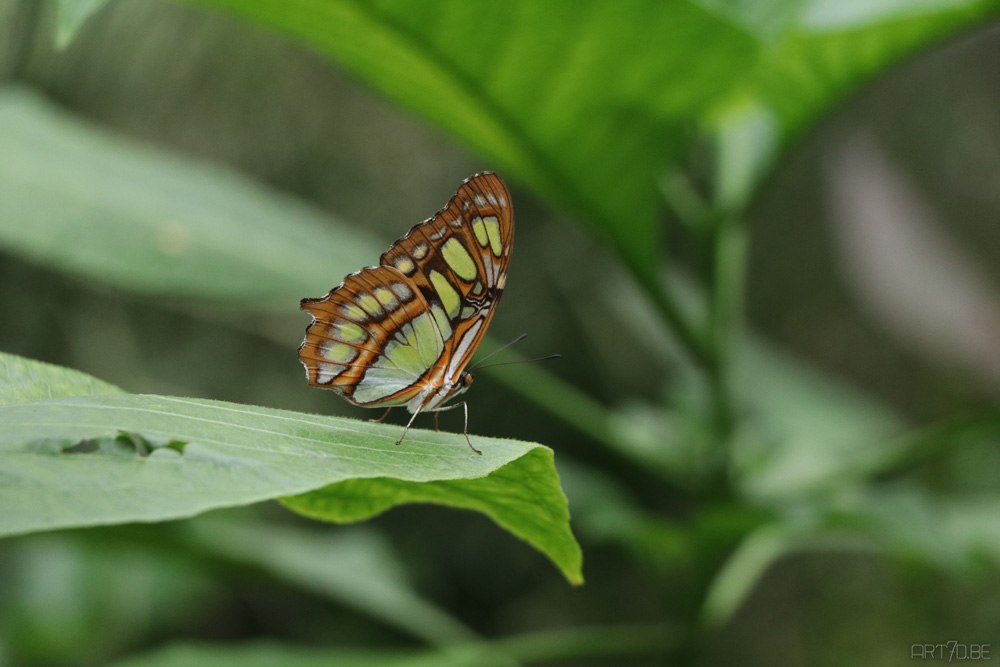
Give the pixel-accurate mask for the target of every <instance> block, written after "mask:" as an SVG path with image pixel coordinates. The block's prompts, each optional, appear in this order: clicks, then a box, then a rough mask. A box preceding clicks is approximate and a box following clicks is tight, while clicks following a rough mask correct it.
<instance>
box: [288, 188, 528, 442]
mask: <svg viewBox="0 0 1000 667" xmlns="http://www.w3.org/2000/svg"><path fill="white" fill-rule="evenodd" d="M513 245H514V211H513V208H512V206H511V201H510V191H509V190H507V186H506V185H505V184H504V182H503V180H502V179H501V178H500V177H499V176H497V175H496V174H494V173H491V172H483V173H481V174H476V175H475V176H472V177H470V178H467V179H466V180H465V182H463V183H462V185H461V186H460V187H459V188H458V192H457V193H455V196H454V197H452V198H451V201H449V202H448V205H447V206H445V207H444V208H443V209H441V210H440V211H438V213H437V214H436V215H434V216H433V217H431V218H429V219H427V220H425V221H424V222H421V223H420V224H418V225H416V226H414V227H413V228H412V229H411V230H410V231H409V232H407V233H406V235H405V236H403V238H401V239H399V240H398V241H396V242H395V243H393V244H392V247H390V248H389V250H387V251H386V252H385V253H383V254H382V257H381V259H380V260H379V265H378V266H369V267H367V268H364V269H361V270H360V271H358V272H356V273H352V274H351V275H349V276H347V278H345V279H344V282H342V283H341V284H340V285H339V286H338V287H335V288H334V289H332V290H330V292H329V294H327V295H326V296H323V297H320V298H317V299H303V300H302V304H301V307H302V310H305V311H308V312H309V313H310V314H311V315H312V317H313V321H312V323H311V324H310V325H309V327H308V328H307V329H306V337H305V340H303V341H302V345H301V346H300V347H299V360H300V361H301V362H302V363H303V365H305V367H306V376H307V377H308V378H309V384H311V385H313V386H314V387H321V388H323V389H332V390H334V391H336V392H337V393H339V394H340V395H341V396H343V397H344V398H346V399H347V400H348V401H350V402H351V403H354V404H355V405H360V406H362V407H367V408H379V407H385V408H389V409H391V408H392V407H395V406H401V405H405V406H406V408H407V410H409V411H410V412H411V413H412V414H413V417H411V418H410V421H409V423H408V424H407V425H406V428H405V429H404V430H403V435H402V437H400V439H399V441H397V443H396V444H399V443H400V442H402V441H403V438H405V437H406V433H407V431H408V430H409V428H410V425H411V424H412V423H413V419H414V418H415V417H416V416H417V415H418V414H419V413H421V412H439V411H441V410H448V409H451V408H455V407H458V406H462V407H463V408H464V409H465V438H466V440H467V441H468V442H469V447H471V448H472V450H473V451H475V452H476V453H480V452H479V450H478V449H476V448H475V447H473V446H472V441H471V440H469V432H468V421H469V420H468V405H467V404H466V403H465V401H462V402H461V403H456V404H454V405H450V406H447V407H444V404H445V403H446V402H447V401H449V400H451V399H453V398H455V397H456V396H458V395H459V394H461V393H462V392H464V391H465V390H466V389H468V388H469V385H471V384H472V375H471V374H470V373H468V372H467V371H466V370H465V366H466V364H468V363H469V360H470V359H471V358H472V355H473V354H474V353H475V352H476V348H477V347H479V343H480V342H481V341H482V340H483V336H484V335H485V334H486V329H487V327H489V325H490V320H492V319H493V314H494V313H495V312H496V307H497V303H499V302H500V296H501V295H502V294H503V289H504V285H505V284H506V282H507V269H508V268H509V267H510V257H511V248H512V247H513ZM387 413H388V410H387ZM384 416H385V415H383V417H384Z"/></svg>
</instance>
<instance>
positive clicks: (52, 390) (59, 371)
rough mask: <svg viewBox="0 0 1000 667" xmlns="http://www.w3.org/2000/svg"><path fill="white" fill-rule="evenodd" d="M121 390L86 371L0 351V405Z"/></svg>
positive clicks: (112, 392) (114, 392)
mask: <svg viewBox="0 0 1000 667" xmlns="http://www.w3.org/2000/svg"><path fill="white" fill-rule="evenodd" d="M120 393H122V390H121V389H119V388H118V387H115V386H114V385H110V384H108V383H107V382H102V381H100V380H98V379H97V378H95V377H93V376H90V375H87V374H86V373H81V372H79V371H74V370H72V369H69V368H63V367H62V366H54V365H52V364H45V363H42V362H40V361H32V360H30V359H25V358H24V357H18V356H16V355H13V354H5V353H3V352H0V405H7V404H8V403H24V402H27V401H39V400H43V399H46V398H62V397H67V396H94V395H97V394H120Z"/></svg>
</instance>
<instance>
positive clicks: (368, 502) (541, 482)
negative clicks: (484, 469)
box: [283, 447, 583, 584]
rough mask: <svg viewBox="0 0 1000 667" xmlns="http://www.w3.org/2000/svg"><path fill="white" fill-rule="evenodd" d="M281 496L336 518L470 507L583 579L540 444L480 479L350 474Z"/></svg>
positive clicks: (303, 509)
mask: <svg viewBox="0 0 1000 667" xmlns="http://www.w3.org/2000/svg"><path fill="white" fill-rule="evenodd" d="M283 502H284V504H285V505H287V506H288V507H290V508H292V509H293V510H295V511H296V512H300V513H301V514H305V515H306V516H311V517H313V518H316V519H324V520H327V521H337V522H348V521H360V520H363V519H367V518H369V517H372V516H375V515H376V514H379V513H381V512H384V511H385V510H387V509H389V508H390V507H394V506H396V505H402V504H403V503H436V504H439V505H447V506H449V507H457V508H460V509H471V510H476V511H479V512H482V513H483V514H485V515H486V516H488V517H490V518H491V519H493V520H494V521H495V522H496V523H497V524H498V525H500V526H501V527H502V528H505V529H507V530H508V531H510V532H512V533H514V534H515V535H518V536H519V537H521V538H522V539H524V540H526V541H527V542H528V543H529V544H531V545H532V546H534V547H535V548H536V549H538V550H539V551H541V552H542V553H544V554H545V555H546V556H548V557H549V559H551V560H552V561H553V562H554V563H556V564H557V565H558V566H560V567H561V568H562V570H563V573H564V574H566V576H567V578H568V579H569V580H570V581H571V582H573V583H575V584H580V583H583V578H582V575H581V574H580V568H581V566H582V556H581V554H580V548H579V546H578V545H577V544H576V541H575V540H574V539H573V536H572V533H570V531H569V512H568V511H567V510H566V496H565V495H563V492H562V489H560V488H559V478H558V476H557V474H556V472H555V467H554V465H553V455H552V451H551V450H549V449H545V448H542V447H538V448H537V449H533V450H530V451H528V452H527V453H525V454H524V456H522V457H521V458H519V459H518V460H517V465H516V466H505V467H502V468H499V469H497V470H496V471H494V472H492V473H490V474H489V475H488V476H487V477H485V478H482V479H443V480H439V481H422V482H421V483H415V482H413V481H410V480H407V479H400V478H389V477H385V478H382V479H365V480H357V479H352V480H347V481H343V482H339V483H337V484H331V485H330V486H327V487H325V488H323V489H320V490H318V491H313V492H311V493H306V494H302V495H299V496H295V497H292V498H285V499H284V500H283Z"/></svg>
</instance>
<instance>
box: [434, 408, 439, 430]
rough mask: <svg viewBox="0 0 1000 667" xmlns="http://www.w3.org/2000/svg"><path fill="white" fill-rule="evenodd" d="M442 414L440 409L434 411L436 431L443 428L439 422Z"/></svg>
mask: <svg viewBox="0 0 1000 667" xmlns="http://www.w3.org/2000/svg"><path fill="white" fill-rule="evenodd" d="M440 416H441V415H440V414H438V411H437V410H435V411H434V430H435V431H440V430H441V425H440V424H439V423H438V417H440Z"/></svg>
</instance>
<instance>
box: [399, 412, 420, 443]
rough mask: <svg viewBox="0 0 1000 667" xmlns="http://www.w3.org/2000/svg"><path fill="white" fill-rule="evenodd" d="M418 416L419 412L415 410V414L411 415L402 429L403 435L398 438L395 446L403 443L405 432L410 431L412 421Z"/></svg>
mask: <svg viewBox="0 0 1000 667" xmlns="http://www.w3.org/2000/svg"><path fill="white" fill-rule="evenodd" d="M419 414H420V410H417V411H416V412H414V413H413V416H412V417H410V421H408V422H406V428H404V429H403V435H401V436H399V440H397V441H396V444H397V445H398V444H400V443H401V442H403V438H405V437H406V432H407V431H409V430H410V425H411V424H413V420H414V419H416V418H417V415H419Z"/></svg>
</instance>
